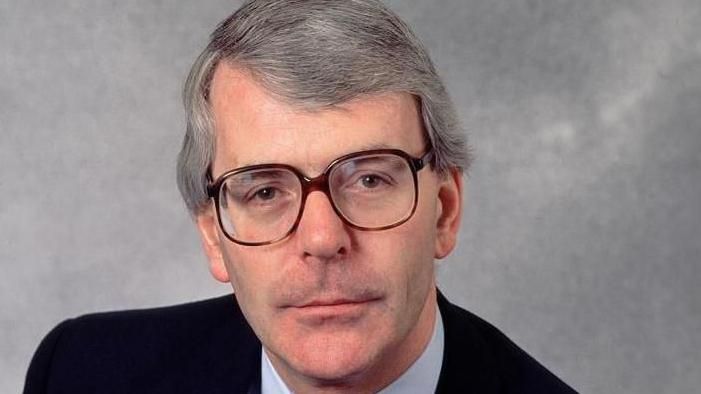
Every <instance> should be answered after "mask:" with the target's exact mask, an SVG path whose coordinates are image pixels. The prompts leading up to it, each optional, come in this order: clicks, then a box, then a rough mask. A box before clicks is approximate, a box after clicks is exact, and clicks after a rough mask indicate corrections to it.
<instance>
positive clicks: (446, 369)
mask: <svg viewBox="0 0 701 394" xmlns="http://www.w3.org/2000/svg"><path fill="white" fill-rule="evenodd" d="M438 305H439V308H440V310H441V315H442V317H443V321H444V327H445V350H444V354H443V356H444V357H443V368H442V370H441V376H440V380H439V386H438V388H439V390H438V391H439V392H454V390H455V389H456V388H458V387H459V388H461V390H460V391H463V390H462V389H464V388H466V387H470V388H471V389H472V390H474V391H475V392H495V393H496V392H498V393H575V391H574V390H573V389H572V388H570V387H569V386H568V385H567V384H565V383H564V382H563V381H562V380H560V379H559V378H558V377H557V376H555V375H554V374H553V373H552V372H550V371H549V370H548V369H547V368H545V367H544V366H543V365H541V364H540V363H539V362H538V361H536V360H535V359H534V358H533V357H531V356H530V355H529V354H528V353H526V352H525V351H524V350H523V349H521V348H520V347H519V346H518V345H516V344H515V343H514V342H513V341H512V340H511V339H509V338H508V337H507V336H506V335H505V334H504V333H502V332H501V331H500V330H499V329H497V328H496V327H494V326H493V325H492V324H490V323H488V322H487V321H485V320H483V319H482V318H480V317H478V316H477V315H475V314H473V313H471V312H469V311H467V310H465V309H463V308H461V307H459V306H457V305H454V304H451V303H450V302H449V301H448V300H447V299H446V298H445V297H444V296H443V295H442V294H440V293H439V295H438ZM468 391H470V390H468Z"/></svg>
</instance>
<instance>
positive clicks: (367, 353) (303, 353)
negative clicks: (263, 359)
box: [283, 332, 378, 385]
mask: <svg viewBox="0 0 701 394" xmlns="http://www.w3.org/2000/svg"><path fill="white" fill-rule="evenodd" d="M377 346H378V345H377V344H372V343H371V341H369V340H368V337H367V335H363V333H362V332H357V333H345V335H344V334H339V333H338V332H335V333H334V332H331V333H328V334H320V333H314V334H308V335H307V337H306V338H305V339H303V340H300V341H298V342H297V346H296V347H295V348H293V349H290V350H291V352H286V354H283V358H284V359H286V360H287V361H288V362H289V364H290V366H291V367H292V369H293V370H295V371H297V372H298V373H300V374H301V375H303V376H305V377H306V378H308V379H312V380H315V381H317V383H318V384H320V385H344V383H352V382H353V381H355V380H357V379H361V378H362V377H363V376H364V374H365V373H366V372H368V370H370V369H371V367H372V365H374V361H375V359H376V358H377V354H378V347H377Z"/></svg>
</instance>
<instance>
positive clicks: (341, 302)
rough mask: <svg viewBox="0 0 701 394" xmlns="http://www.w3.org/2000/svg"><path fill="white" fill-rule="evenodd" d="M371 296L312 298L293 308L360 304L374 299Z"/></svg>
mask: <svg viewBox="0 0 701 394" xmlns="http://www.w3.org/2000/svg"><path fill="white" fill-rule="evenodd" d="M374 300H375V299H373V298H364V299H348V298H338V299H328V300H323V299H322V300H312V301H309V302H306V303H304V304H301V305H298V306H295V308H315V307H333V306H343V305H360V304H365V303H368V302H370V301H374Z"/></svg>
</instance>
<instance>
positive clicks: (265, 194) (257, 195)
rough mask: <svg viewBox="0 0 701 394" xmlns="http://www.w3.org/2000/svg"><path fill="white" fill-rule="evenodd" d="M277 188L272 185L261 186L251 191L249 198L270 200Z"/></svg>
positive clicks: (275, 193)
mask: <svg viewBox="0 0 701 394" xmlns="http://www.w3.org/2000/svg"><path fill="white" fill-rule="evenodd" d="M277 192H278V191H277V189H275V188H274V187H263V188H260V189H258V190H256V191H254V192H253V194H252V195H251V198H250V199H251V200H254V199H258V200H262V201H270V200H272V199H274V198H275V196H276V195H277Z"/></svg>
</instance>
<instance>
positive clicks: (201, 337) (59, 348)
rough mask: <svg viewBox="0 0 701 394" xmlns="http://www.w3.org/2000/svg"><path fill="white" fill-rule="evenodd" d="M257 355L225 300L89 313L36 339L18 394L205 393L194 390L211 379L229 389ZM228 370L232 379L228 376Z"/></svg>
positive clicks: (228, 298) (255, 342)
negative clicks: (94, 393) (39, 342)
mask: <svg viewBox="0 0 701 394" xmlns="http://www.w3.org/2000/svg"><path fill="white" fill-rule="evenodd" d="M259 354H260V344H259V342H258V340H257V338H256V337H255V334H253V331H252V330H251V328H250V326H249V325H248V324H247V323H246V321H245V319H244V317H243V315H242V313H241V311H240V309H239V307H238V304H237V303H236V301H235V298H234V297H233V296H231V295H229V296H225V297H219V298H215V299H210V300H204V301H199V302H193V303H188V304H182V305H175V306H168V307H161V308H152V309H140V310H130V311H119V312H106V313H96V314H90V315H85V316H81V317H78V318H74V319H69V320H66V321H64V322H62V323H61V324H59V325H58V326H57V327H56V328H54V329H53V330H52V331H51V332H50V333H49V334H48V335H47V336H46V337H45V338H44V340H43V341H42V342H41V344H40V345H39V348H38V350H37V351H36V353H35V355H34V357H33V359H32V362H31V364H30V367H29V370H28V373H27V378H26V382H25V394H30V393H31V394H33V393H48V392H75V393H81V392H103V393H112V392H137V393H138V392H182V391H186V392H188V391H190V390H186V389H185V388H186V387H189V386H192V388H195V387H199V388H202V387H209V386H202V384H206V383H205V381H207V380H211V379H217V378H220V379H222V380H221V381H220V382H227V381H228V382H230V383H231V384H236V381H237V379H239V378H242V377H244V376H243V375H246V373H248V371H249V370H250V364H251V363H252V361H251V360H254V361H253V363H255V359H256V357H258V358H259V357H260V355H259ZM232 370H233V371H239V373H238V374H233V375H237V376H238V377H231V376H229V375H232V373H231V371H232ZM207 377H209V379H207ZM245 377H246V378H247V376H245ZM239 383H240V382H239ZM198 385H199V386H198ZM195 391H199V390H195ZM208 392H218V391H217V390H216V389H214V388H212V389H211V390H208Z"/></svg>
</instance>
